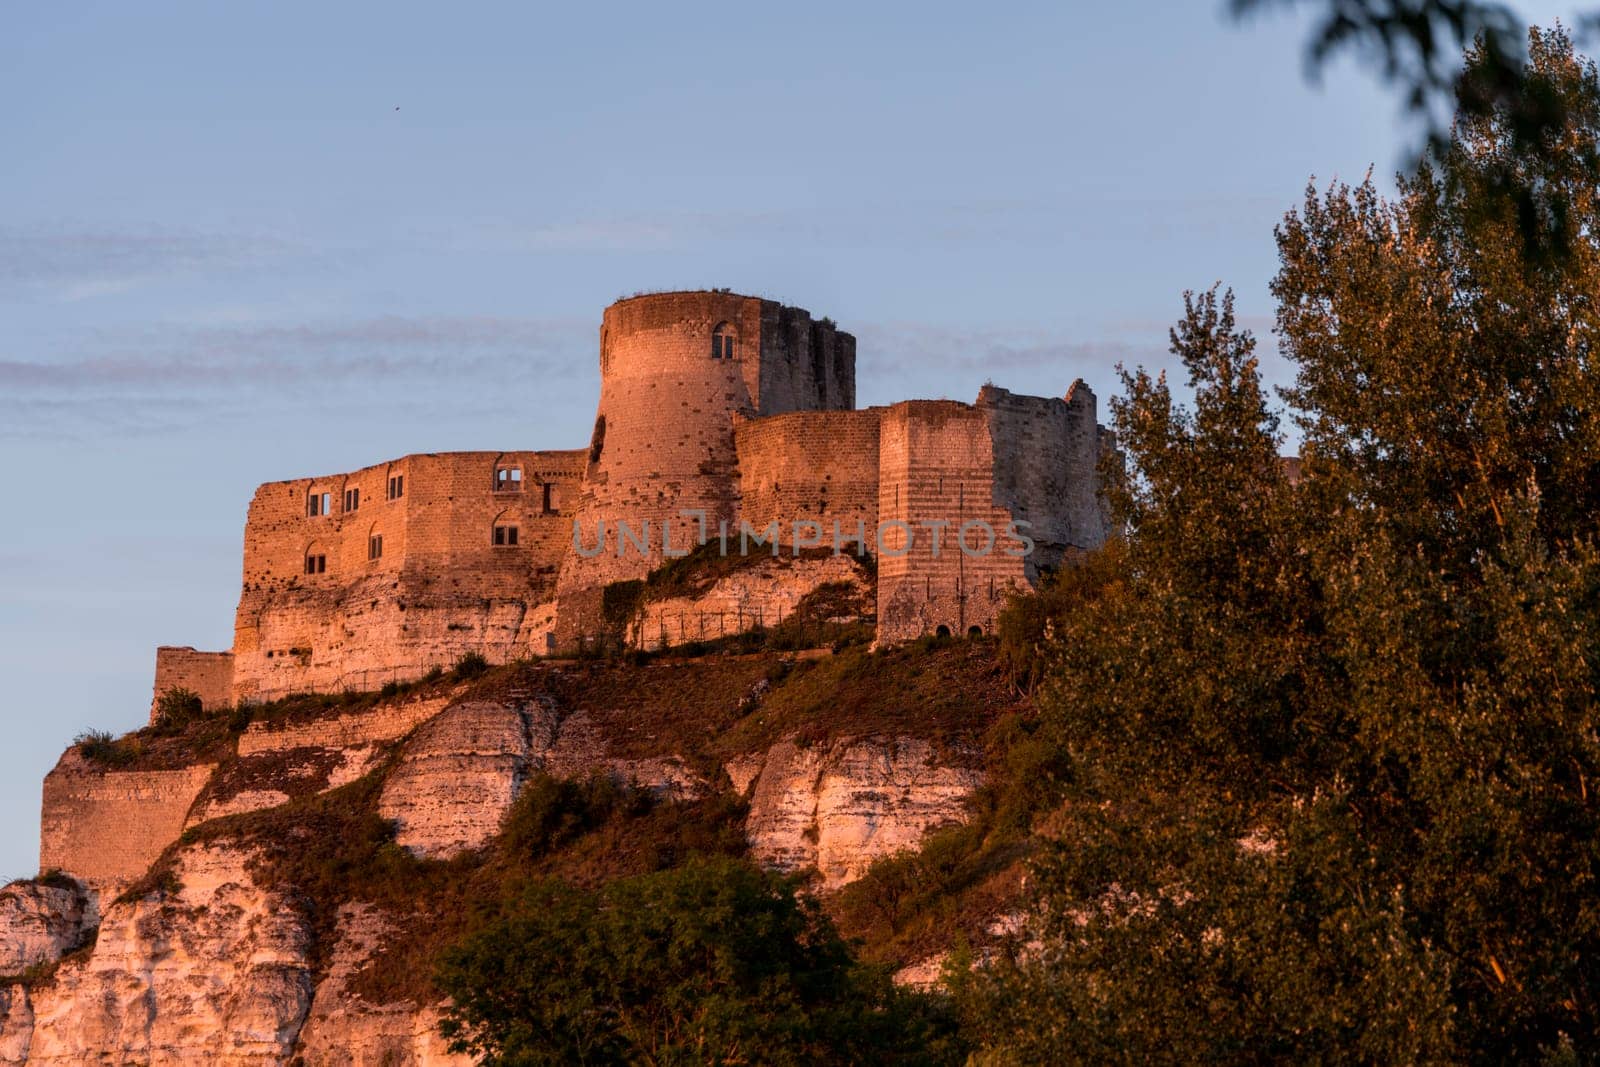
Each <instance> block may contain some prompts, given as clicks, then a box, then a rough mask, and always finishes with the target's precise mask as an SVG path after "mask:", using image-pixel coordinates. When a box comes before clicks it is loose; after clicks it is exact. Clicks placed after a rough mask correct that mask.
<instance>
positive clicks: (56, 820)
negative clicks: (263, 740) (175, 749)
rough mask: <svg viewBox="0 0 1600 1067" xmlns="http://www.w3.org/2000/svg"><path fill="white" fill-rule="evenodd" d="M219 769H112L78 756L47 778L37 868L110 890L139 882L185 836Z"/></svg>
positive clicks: (63, 762)
mask: <svg viewBox="0 0 1600 1067" xmlns="http://www.w3.org/2000/svg"><path fill="white" fill-rule="evenodd" d="M215 770H216V764H214V763H205V764H200V765H198V766H194V767H185V768H183V769H182V770H176V771H107V770H100V769H99V768H96V767H95V766H93V765H92V764H89V763H88V762H86V761H85V760H84V759H83V758H82V757H81V756H79V755H78V754H77V752H76V751H69V752H68V753H67V754H66V755H64V756H62V757H61V761H60V762H59V763H57V764H56V766H55V769H54V770H52V771H51V772H50V773H49V774H48V775H46V776H45V780H44V804H43V811H42V817H41V819H40V829H39V867H40V869H41V870H50V869H52V868H54V869H57V870H61V871H65V872H66V873H68V874H70V875H72V876H73V877H74V878H77V879H78V880H79V881H82V882H86V883H87V884H89V885H90V886H92V887H93V888H95V889H96V890H100V891H102V892H104V891H105V890H107V889H114V888H116V887H117V886H120V885H124V884H126V883H129V882H132V881H134V880H135V879H137V878H139V877H140V876H141V875H143V874H144V873H145V871H147V870H149V868H150V864H151V863H152V862H154V861H155V858H156V857H157V856H159V855H161V851H162V850H163V849H165V848H166V847H167V846H168V845H170V844H171V843H172V842H173V841H176V840H177V839H178V835H179V834H180V833H182V832H183V824H184V819H185V818H186V817H187V816H188V814H189V808H190V806H191V805H192V804H193V803H194V801H195V797H197V796H199V794H200V790H201V789H202V788H204V787H205V784H206V781H207V780H208V779H209V778H210V777H211V774H212V772H213V771H215Z"/></svg>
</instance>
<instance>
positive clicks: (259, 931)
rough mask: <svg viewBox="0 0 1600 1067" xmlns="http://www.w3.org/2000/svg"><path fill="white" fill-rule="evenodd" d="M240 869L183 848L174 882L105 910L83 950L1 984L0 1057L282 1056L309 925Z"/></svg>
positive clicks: (308, 979)
mask: <svg viewBox="0 0 1600 1067" xmlns="http://www.w3.org/2000/svg"><path fill="white" fill-rule="evenodd" d="M248 866H249V857H248V856H247V855H245V854H242V853H240V852H238V851H235V850H230V849H226V848H207V849H195V850H191V851H186V852H185V853H183V855H182V856H181V857H180V858H179V862H178V865H177V868H176V877H177V880H178V881H179V883H181V884H180V885H179V886H177V887H172V888H163V889H158V890H154V891H152V892H150V893H147V894H145V895H143V896H141V897H139V898H138V899H135V900H129V901H123V902H118V903H114V904H111V905H110V906H108V907H107V908H106V909H105V915H104V917H103V919H102V921H101V923H100V927H99V932H98V936H97V937H96V940H95V943H94V946H93V948H92V949H91V950H90V951H89V952H88V953H87V954H86V955H85V956H83V957H81V958H74V959H70V960H67V961H65V962H63V963H62V964H61V966H60V968H59V969H58V970H57V972H56V974H55V976H54V977H53V979H52V980H51V981H49V982H48V983H47V984H45V985H43V986H41V987H38V988H35V989H33V990H31V991H30V990H24V989H22V988H21V987H20V986H18V987H13V989H12V990H11V994H10V997H9V998H8V999H9V1003H8V1005H7V1007H8V1009H9V1010H8V1012H7V1014H6V1018H5V1020H4V1023H3V1024H0V1049H3V1050H5V1052H6V1054H7V1055H8V1056H9V1057H10V1059H8V1060H6V1061H5V1062H11V1063H29V1064H37V1065H55V1064H60V1065H68V1064H74V1065H75V1064H84V1063H107V1064H150V1065H152V1067H154V1065H158V1064H180V1063H181V1064H191V1063H197V1062H212V1063H217V1064H237V1065H241V1067H242V1065H247V1064H248V1065H255V1064H262V1065H265V1064H283V1063H287V1062H288V1060H289V1058H290V1055H291V1053H292V1050H293V1048H294V1045H295V1040H296V1038H297V1036H298V1034H299V1031H300V1026H301V1023H302V1021H303V1020H304V1018H305V1014H306V1010H307V1008H308V1007H309V1005H310V1003H311V996H312V991H313V989H314V987H315V982H314V976H313V967H312V963H311V959H310V944H311V939H310V932H309V929H308V927H307V924H306V922H305V921H304V919H303V918H302V917H301V916H300V915H299V913H298V912H297V911H296V909H294V908H293V907H292V906H290V902H289V901H287V900H286V899H285V898H284V897H283V896H281V895H280V894H279V893H277V892H275V891H274V890H272V889H270V888H266V887H263V886H260V885H257V884H256V882H255V880H254V879H253V877H252V876H251V874H250V873H249V870H248Z"/></svg>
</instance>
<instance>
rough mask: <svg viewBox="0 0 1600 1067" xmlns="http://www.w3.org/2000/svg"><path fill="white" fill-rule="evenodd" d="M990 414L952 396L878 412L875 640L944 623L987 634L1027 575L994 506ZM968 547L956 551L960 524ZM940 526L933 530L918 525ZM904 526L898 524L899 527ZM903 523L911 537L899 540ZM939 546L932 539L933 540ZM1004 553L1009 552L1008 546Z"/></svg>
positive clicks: (1004, 513)
mask: <svg viewBox="0 0 1600 1067" xmlns="http://www.w3.org/2000/svg"><path fill="white" fill-rule="evenodd" d="M989 423H990V419H989V417H988V413H987V412H986V411H984V410H982V409H980V408H978V407H975V406H973V405H970V404H962V403H958V402H956V401H950V400H911V401H905V402H903V403H899V404H895V405H893V406H891V407H890V408H889V409H888V410H887V411H886V412H885V414H884V416H883V423H882V426H883V430H882V435H881V439H880V443H879V457H880V460H879V482H878V516H879V522H880V530H881V536H882V539H883V551H882V552H881V553H880V554H879V557H878V640H879V641H888V642H892V641H902V640H909V639H911V638H914V637H918V636H920V635H922V634H925V633H934V632H937V631H938V629H939V628H940V627H945V628H946V630H947V631H948V632H949V633H951V634H964V633H967V632H968V631H970V630H971V629H972V628H973V627H977V628H979V629H981V630H983V631H984V632H986V633H987V632H991V631H992V630H993V628H994V623H995V618H996V616H997V615H998V614H999V611H1000V608H1001V607H1002V606H1003V605H1004V603H1005V596H1006V593H1007V591H1008V590H1010V589H1011V588H1013V587H1015V586H1018V585H1020V584H1021V583H1023V582H1025V581H1026V580H1027V578H1026V573H1025V571H1024V567H1023V561H1022V559H1020V558H1019V557H1018V556H1017V555H1014V554H1012V553H1015V552H1017V551H1020V549H1019V548H1018V546H1017V545H1016V544H1015V543H1013V542H1011V541H1009V540H1008V539H1007V538H1006V536H1005V534H1006V528H1007V525H1008V523H1009V522H1010V520H1011V518H1012V514H1011V512H1010V511H1009V510H1008V509H1007V508H1005V507H999V506H996V504H995V503H994V501H995V499H996V495H997V493H996V485H995V455H994V445H993V438H992V436H991V431H990V425H989ZM968 521H972V522H974V523H979V522H981V523H987V524H988V529H989V530H992V531H993V532H994V543H993V544H989V545H987V548H986V547H985V545H986V542H987V541H988V536H989V535H988V534H987V533H986V532H984V529H983V528H982V527H979V526H976V525H974V526H973V527H970V528H969V530H968V545H969V548H970V549H971V551H970V552H962V551H961V550H960V549H959V547H958V539H959V537H960V529H961V525H962V523H964V522H968ZM940 522H943V523H946V524H947V525H945V526H943V528H942V529H941V530H939V531H937V532H936V531H935V529H934V528H932V527H930V526H928V525H925V524H926V523H934V524H937V523H940ZM902 523H903V524H904V526H902V525H899V524H902ZM907 528H909V535H910V540H909V543H907V540H906V536H907V532H908V531H907ZM936 542H937V544H936ZM1008 550H1010V551H1009V552H1008Z"/></svg>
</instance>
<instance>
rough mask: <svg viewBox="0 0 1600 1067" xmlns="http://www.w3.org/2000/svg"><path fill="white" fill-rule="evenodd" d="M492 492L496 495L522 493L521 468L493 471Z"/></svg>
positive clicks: (502, 468) (505, 468)
mask: <svg viewBox="0 0 1600 1067" xmlns="http://www.w3.org/2000/svg"><path fill="white" fill-rule="evenodd" d="M494 491H495V492H497V493H520V492H522V468H521V467H496V468H495V469H494Z"/></svg>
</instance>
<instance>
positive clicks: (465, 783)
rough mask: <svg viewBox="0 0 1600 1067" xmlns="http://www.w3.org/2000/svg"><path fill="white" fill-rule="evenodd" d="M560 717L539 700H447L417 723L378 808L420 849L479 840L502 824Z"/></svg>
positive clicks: (441, 850)
mask: <svg viewBox="0 0 1600 1067" xmlns="http://www.w3.org/2000/svg"><path fill="white" fill-rule="evenodd" d="M556 728H557V723H556V721H555V713H554V712H553V711H550V710H549V709H547V708H545V707H544V706H542V705H538V704H534V705H530V706H529V707H528V708H527V709H524V708H519V707H515V706H512V705H508V704H496V703H462V704H455V705H452V706H451V707H450V708H449V709H447V710H446V711H444V712H442V713H441V714H440V715H438V716H437V717H436V718H434V719H433V720H432V721H430V722H429V723H427V724H426V725H424V726H423V727H422V728H421V729H419V730H418V731H417V733H416V735H415V736H414V737H412V738H411V740H410V742H408V743H407V745H406V748H405V752H404V754H403V755H402V756H401V758H400V761H399V762H398V764H396V766H395V767H394V769H393V770H392V771H391V772H390V773H389V777H388V778H387V780H385V782H384V785H383V794H382V796H381V798H380V799H379V802H378V814H380V815H382V816H383V817H384V818H386V819H393V820H394V821H395V840H396V841H398V842H399V843H400V844H401V845H403V846H405V847H406V848H409V849H410V850H411V851H412V852H414V853H416V854H417V855H420V856H428V857H433V858H443V857H448V856H453V855H456V854H457V853H460V852H463V851H467V850H470V849H475V848H480V847H482V846H483V845H484V844H485V843H487V842H488V840H489V839H490V838H491V837H493V836H494V835H495V833H496V831H498V830H499V829H500V822H501V820H502V819H503V818H505V813H506V811H507V809H509V808H510V807H511V802H512V801H513V800H515V799H516V797H517V793H518V791H519V790H520V789H521V787H522V782H523V780H524V779H525V778H526V777H527V775H528V772H529V769H530V759H531V760H532V763H533V765H535V766H536V765H538V763H539V762H540V758H539V757H540V753H538V751H537V750H538V748H544V749H546V750H548V746H549V745H550V743H551V741H552V740H553V738H554V735H555V731H556Z"/></svg>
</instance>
